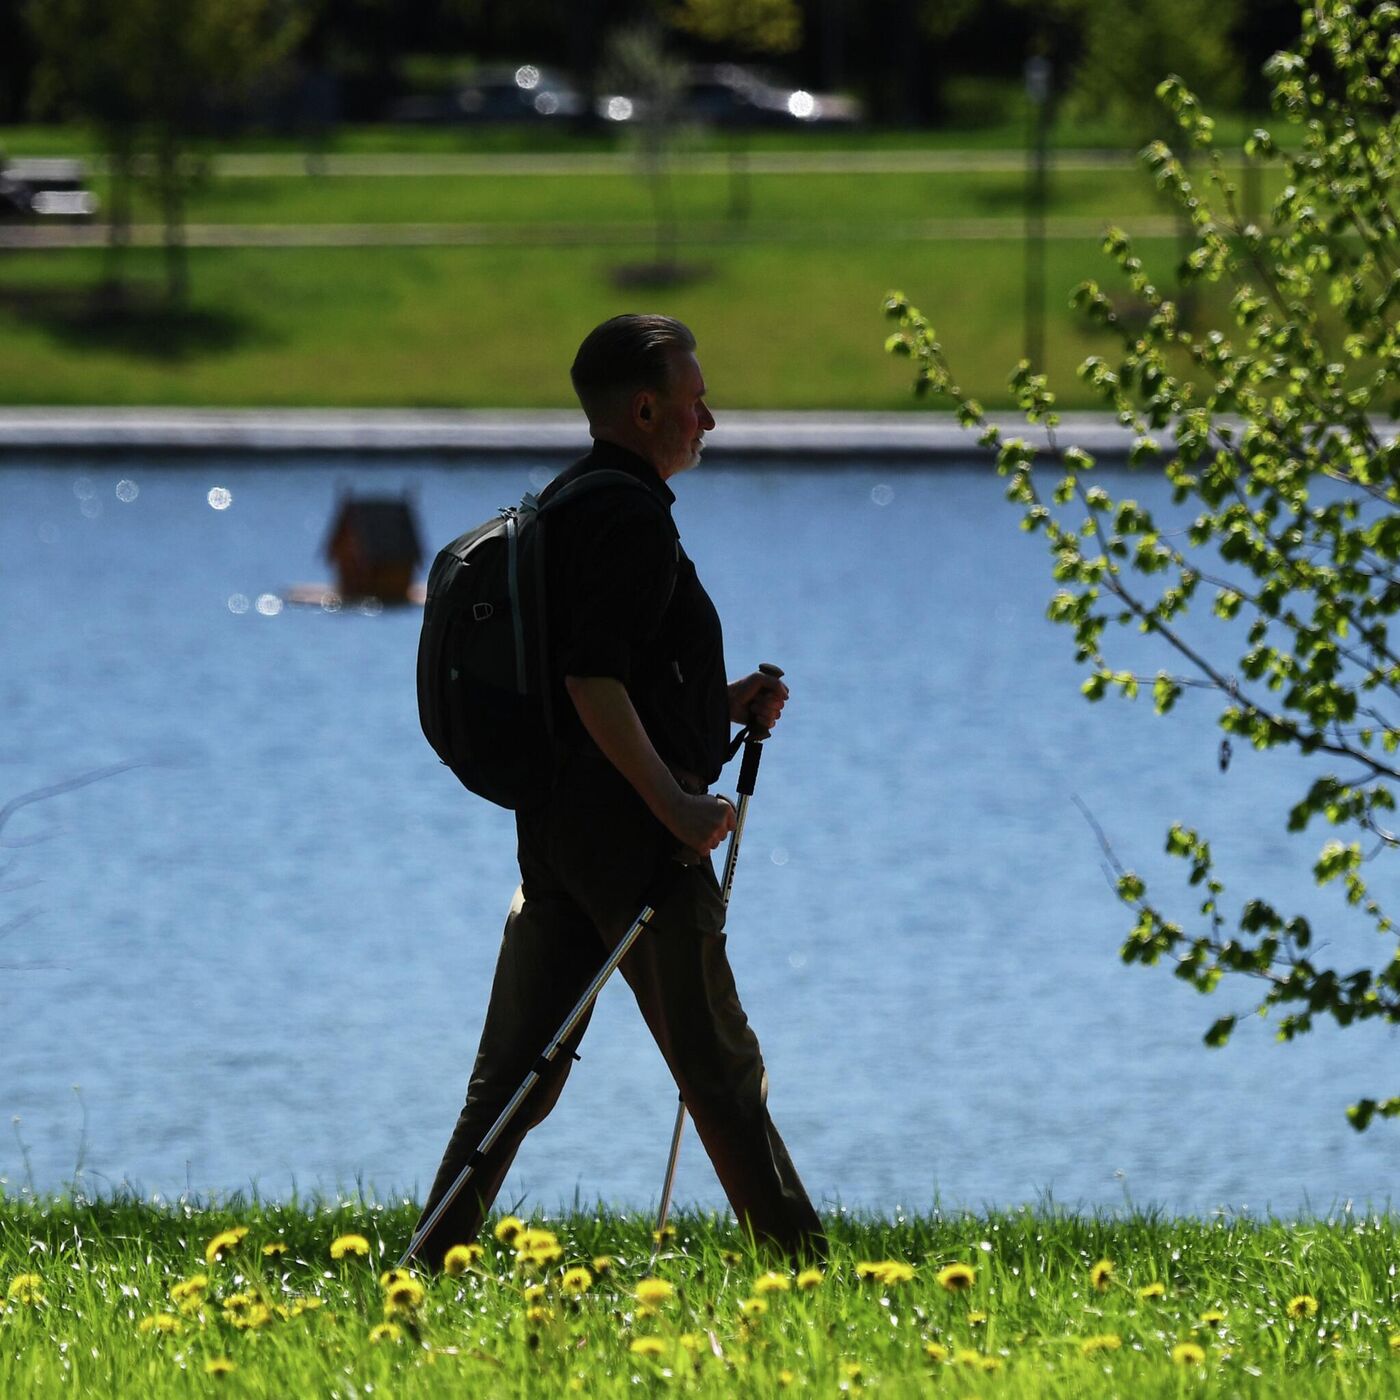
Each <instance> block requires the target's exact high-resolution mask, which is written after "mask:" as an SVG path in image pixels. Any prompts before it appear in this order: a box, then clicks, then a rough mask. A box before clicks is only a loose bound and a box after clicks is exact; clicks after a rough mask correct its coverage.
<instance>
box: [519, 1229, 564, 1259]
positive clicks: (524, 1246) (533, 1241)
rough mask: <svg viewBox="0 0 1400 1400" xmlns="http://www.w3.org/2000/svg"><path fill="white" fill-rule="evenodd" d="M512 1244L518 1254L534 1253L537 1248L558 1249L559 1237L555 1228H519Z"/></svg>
mask: <svg viewBox="0 0 1400 1400" xmlns="http://www.w3.org/2000/svg"><path fill="white" fill-rule="evenodd" d="M510 1245H511V1248H512V1249H513V1250H515V1252H516V1253H517V1254H534V1253H535V1252H536V1251H537V1250H545V1249H556V1248H557V1247H558V1245H559V1238H558V1236H557V1235H555V1233H554V1231H553V1230H534V1229H530V1230H518V1231H516V1235H515V1238H514V1239H513V1240H512V1241H511V1242H510Z"/></svg>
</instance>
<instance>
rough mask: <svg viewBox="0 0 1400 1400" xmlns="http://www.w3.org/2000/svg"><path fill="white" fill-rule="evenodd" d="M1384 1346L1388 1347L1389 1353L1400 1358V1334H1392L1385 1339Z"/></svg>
mask: <svg viewBox="0 0 1400 1400" xmlns="http://www.w3.org/2000/svg"><path fill="white" fill-rule="evenodd" d="M1386 1345H1387V1346H1389V1347H1390V1349H1391V1351H1392V1352H1394V1353H1395V1354H1396V1355H1397V1356H1400V1332H1392V1333H1391V1334H1390V1336H1389V1337H1388V1338H1387V1339H1386Z"/></svg>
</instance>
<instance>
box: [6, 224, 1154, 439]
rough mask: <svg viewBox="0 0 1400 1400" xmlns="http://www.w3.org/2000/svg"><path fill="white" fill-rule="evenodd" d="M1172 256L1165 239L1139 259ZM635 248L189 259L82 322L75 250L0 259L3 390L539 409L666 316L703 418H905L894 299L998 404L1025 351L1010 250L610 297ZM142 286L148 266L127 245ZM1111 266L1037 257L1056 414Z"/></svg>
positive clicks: (1058, 252) (15, 399)
mask: <svg viewBox="0 0 1400 1400" xmlns="http://www.w3.org/2000/svg"><path fill="white" fill-rule="evenodd" d="M1144 246H1145V248H1148V249H1149V250H1150V252H1151V253H1155V254H1156V255H1158V256H1160V257H1162V258H1165V259H1167V260H1170V259H1171V258H1172V257H1173V256H1174V248H1173V245H1171V244H1170V243H1166V244H1162V243H1158V244H1155V245H1150V244H1145V245H1144ZM649 256H650V250H649V249H648V248H647V247H646V246H645V245H642V246H638V247H634V248H623V247H613V248H604V247H560V248H543V249H541V248H528V247H527V248H520V247H508V246H507V247H490V248H337V249H278V248H270V249H254V248H234V249H200V250H195V251H194V252H192V254H191V258H190V261H191V269H192V277H193V286H194V292H193V302H192V306H191V308H190V311H189V312H188V313H187V314H186V315H185V316H183V317H181V318H179V319H178V320H175V321H171V320H170V319H169V318H167V317H166V316H165V315H164V314H163V313H162V312H161V311H160V309H159V305H158V304H153V305H152V307H151V308H150V309H149V311H146V312H141V313H139V314H136V315H134V316H128V317H126V318H121V319H117V320H112V319H111V318H109V317H105V316H103V315H101V314H99V313H97V312H95V311H94V309H93V307H92V305H91V303H90V300H89V296H88V290H87V289H89V288H90V287H91V286H92V285H93V284H94V283H95V282H96V281H97V278H98V275H99V261H100V259H99V254H98V253H96V252H89V251H73V252H42V253H10V254H8V255H6V256H5V257H4V258H3V260H0V383H3V384H4V385H5V391H4V397H5V398H6V399H7V400H8V401H9V402H10V403H15V404H20V403H28V404H81V403H96V404H172V405H196V404H210V405H219V406H232V405H241V404H247V405H285V406H293V405H327V406H337V405H339V406H375V405H378V406H395V405H398V406H405V407H415V406H434V407H464V408H478V407H507V408H514V407H520V408H526V407H550V406H561V405H569V404H571V402H572V398H571V393H570V389H569V384H568V377H567V371H568V366H569V363H570V362H571V360H572V358H573V353H574V350H575V349H576V348H577V346H578V343H579V341H580V340H581V339H582V337H583V336H584V334H586V332H587V331H588V330H589V329H590V328H591V327H592V326H593V325H594V324H596V323H597V322H598V321H600V320H602V319H604V318H605V317H607V316H610V315H613V314H615V313H616V312H618V311H623V310H629V309H630V310H644V309H664V310H667V311H669V312H671V313H672V314H674V315H677V316H680V317H682V318H684V319H685V320H686V321H688V322H689V323H690V324H691V325H693V326H694V328H695V330H696V333H697V335H698V336H699V338H700V345H701V351H702V356H703V363H704V365H705V369H706V375H707V378H708V380H709V383H710V385H711V387H712V390H713V404H714V407H715V410H716V412H717V413H719V414H720V415H721V418H722V414H723V410H724V409H725V408H726V407H736V408H755V409H757V408H763V409H780V408H810V409H837V408H859V409H888V408H905V407H910V406H911V405H912V399H911V395H910V393H909V385H908V375H907V365H906V364H905V363H903V362H896V361H893V360H891V359H889V358H888V357H887V356H885V355H884V354H883V353H882V351H881V346H882V343H883V340H884V336H885V334H886V329H887V327H886V325H885V323H884V321H883V320H882V318H881V315H880V303H881V300H882V298H883V296H884V294H885V293H886V291H888V290H889V289H890V288H892V287H899V288H902V289H903V290H904V291H906V292H908V294H909V295H910V297H911V298H912V299H913V300H914V301H915V302H916V304H918V305H919V306H920V307H921V308H923V309H924V310H925V312H926V313H927V314H929V315H930V316H932V317H934V318H935V323H936V324H937V325H938V326H939V329H940V332H941V333H942V335H943V339H944V343H945V344H946V345H947V347H948V350H949V353H950V354H951V356H952V357H953V360H954V363H955V364H956V365H957V366H958V368H959V372H960V374H961V375H962V379H963V383H964V384H965V385H966V387H968V388H969V389H970V390H971V391H972V392H974V393H976V394H978V395H979V396H981V397H982V398H983V399H984V400H985V401H986V402H987V403H988V404H989V405H997V404H1006V403H1007V402H1009V399H1008V395H1007V391H1006V388H1005V381H1006V376H1007V374H1008V372H1009V371H1010V369H1011V368H1012V366H1013V365H1014V364H1015V362H1016V360H1017V359H1018V358H1019V357H1020V355H1021V354H1022V350H1023V344H1022V299H1023V281H1022V278H1023V273H1022V261H1021V258H1022V253H1021V247H1020V244H1019V243H1018V242H1014V241H1005V242H1003V241H994V240H988V241H968V242H908V241H904V242H900V241H888V242H882V243H879V244H878V245H868V244H865V243H862V242H859V241H853V242H836V241H833V242H828V243H821V244H790V245H784V244H760V243H731V244H724V243H720V244H711V245H697V246H687V247H684V248H683V249H682V257H683V260H684V261H685V262H686V263H687V264H688V265H689V266H690V267H691V268H692V269H693V271H694V273H695V276H694V278H693V280H691V281H688V282H686V283H685V284H683V285H680V286H676V287H672V288H668V289H665V290H657V289H639V288H637V287H620V286H619V285H618V281H617V276H618V271H619V268H620V267H622V266H624V265H625V264H627V263H629V262H635V261H637V260H638V259H641V260H645V259H646V258H647V257H649ZM131 266H132V270H133V273H134V276H135V278H136V280H137V282H138V283H140V284H145V285H148V286H150V287H155V286H156V285H157V282H158V276H159V264H158V255H157V254H156V253H155V252H154V251H153V250H136V251H135V252H133V254H132V255H131ZM1111 271H1112V269H1111V267H1110V266H1109V264H1108V262H1107V260H1106V259H1105V258H1103V257H1102V255H1101V254H1100V253H1099V251H1098V249H1097V247H1096V244H1095V242H1094V240H1092V239H1089V240H1085V241H1083V242H1082V243H1081V242H1056V243H1052V244H1051V245H1050V247H1049V268H1048V274H1047V285H1048V286H1049V287H1050V288H1051V289H1053V290H1052V292H1051V294H1050V295H1049V296H1048V297H1047V303H1048V307H1049V312H1050V317H1049V327H1048V336H1047V344H1048V355H1049V361H1050V366H1051V369H1052V373H1053V374H1054V376H1055V378H1056V381H1057V383H1058V385H1059V387H1060V388H1061V389H1062V390H1063V402H1064V403H1065V404H1066V406H1074V405H1080V406H1094V407H1097V406H1098V405H1097V404H1096V403H1094V402H1093V401H1092V400H1091V399H1090V398H1089V396H1088V395H1087V394H1086V392H1085V390H1084V389H1083V387H1082V386H1081V385H1080V384H1079V382H1078V381H1077V380H1076V379H1075V378H1074V374H1073V369H1074V366H1075V365H1076V364H1077V363H1078V361H1079V360H1080V359H1081V358H1082V357H1083V356H1084V355H1085V354H1088V353H1091V351H1092V350H1094V349H1097V348H1101V345H1102V341H1101V340H1096V339H1094V338H1093V336H1092V334H1091V332H1090V331H1089V330H1088V329H1087V328H1086V327H1084V326H1083V325H1082V323H1081V322H1080V321H1079V320H1078V318H1077V317H1075V316H1074V314H1073V313H1071V311H1070V310H1069V308H1068V304H1067V303H1068V295H1069V289H1070V288H1071V287H1072V286H1073V285H1074V284H1075V283H1076V282H1077V281H1078V280H1080V279H1081V278H1083V277H1086V276H1094V275H1098V276H1104V277H1105V279H1106V281H1108V280H1111V278H1110V277H1109V276H1108V274H1110V273H1111Z"/></svg>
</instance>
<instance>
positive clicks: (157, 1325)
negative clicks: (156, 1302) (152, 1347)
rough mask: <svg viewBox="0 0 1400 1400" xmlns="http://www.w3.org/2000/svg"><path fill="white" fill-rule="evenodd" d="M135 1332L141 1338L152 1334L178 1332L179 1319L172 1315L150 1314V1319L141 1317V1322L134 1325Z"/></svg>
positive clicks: (166, 1313)
mask: <svg viewBox="0 0 1400 1400" xmlns="http://www.w3.org/2000/svg"><path fill="white" fill-rule="evenodd" d="M136 1330H137V1331H138V1332H140V1333H141V1334H142V1335H143V1336H145V1335H149V1334H150V1333H152V1332H159V1333H166V1332H178V1331H179V1330H180V1319H179V1318H178V1317H176V1316H175V1314H174V1313H168V1312H161V1313H152V1314H151V1316H150V1317H143V1318H142V1319H141V1321H140V1322H138V1323H137V1324H136Z"/></svg>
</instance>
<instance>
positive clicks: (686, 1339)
mask: <svg viewBox="0 0 1400 1400" xmlns="http://www.w3.org/2000/svg"><path fill="white" fill-rule="evenodd" d="M676 1340H677V1341H679V1342H680V1344H681V1346H682V1347H684V1348H685V1350H686V1351H688V1352H690V1353H691V1354H692V1355H693V1354H694V1353H695V1352H697V1351H701V1350H703V1348H704V1346H705V1337H704V1334H703V1333H701V1332H682V1333H681V1335H680V1336H679V1337H678V1338H677V1339H676Z"/></svg>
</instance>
